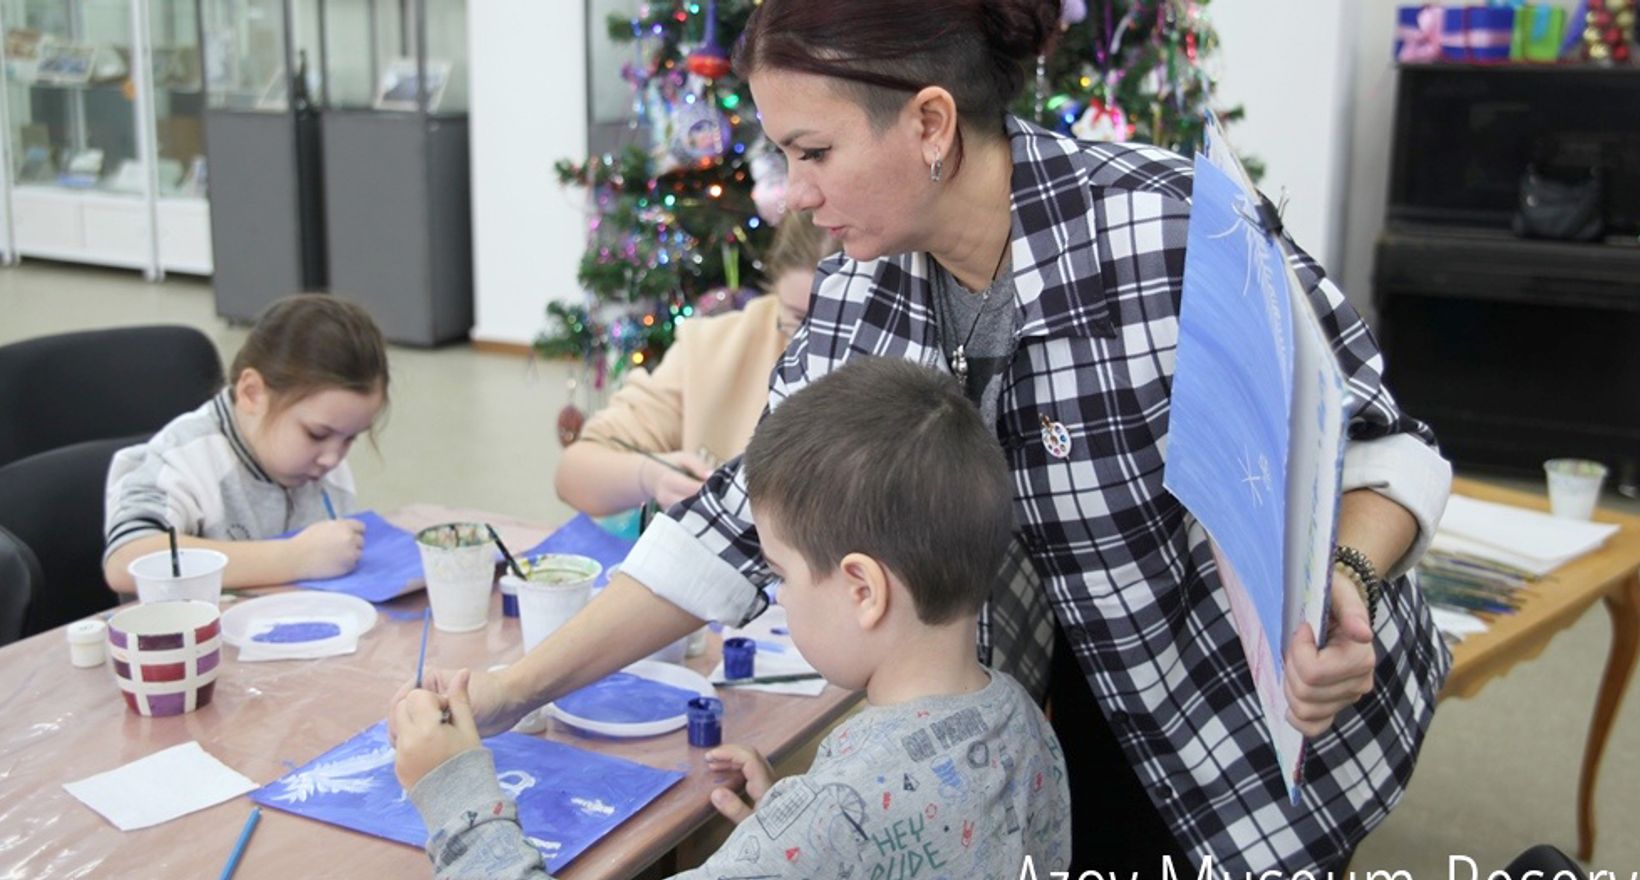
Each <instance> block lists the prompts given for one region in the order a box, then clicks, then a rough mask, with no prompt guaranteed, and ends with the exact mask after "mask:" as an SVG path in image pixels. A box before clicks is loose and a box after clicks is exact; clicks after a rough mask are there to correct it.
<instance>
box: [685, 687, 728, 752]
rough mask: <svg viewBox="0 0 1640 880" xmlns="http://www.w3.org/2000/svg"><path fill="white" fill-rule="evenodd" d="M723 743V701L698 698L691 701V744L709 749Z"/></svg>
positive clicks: (711, 698) (715, 698)
mask: <svg viewBox="0 0 1640 880" xmlns="http://www.w3.org/2000/svg"><path fill="white" fill-rule="evenodd" d="M722 743H723V701H722V700H720V699H718V698H717V697H696V698H694V699H692V700H690V701H689V744H690V745H691V746H694V747H695V748H697V749H709V748H712V747H713V746H717V745H721V744H722Z"/></svg>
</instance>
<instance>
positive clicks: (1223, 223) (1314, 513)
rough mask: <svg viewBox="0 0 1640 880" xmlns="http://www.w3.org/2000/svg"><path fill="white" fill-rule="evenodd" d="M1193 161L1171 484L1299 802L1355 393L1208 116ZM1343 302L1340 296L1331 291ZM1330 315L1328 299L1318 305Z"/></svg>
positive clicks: (1319, 296) (1279, 240) (1280, 243)
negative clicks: (1306, 688)
mask: <svg viewBox="0 0 1640 880" xmlns="http://www.w3.org/2000/svg"><path fill="white" fill-rule="evenodd" d="M1203 149H1204V150H1205V151H1206V153H1205V155H1198V156H1197V157H1196V162H1195V183H1194V189H1193V193H1192V197H1191V207H1190V232H1189V240H1188V246H1187V247H1188V249H1187V251H1186V255H1185V274H1184V291H1183V299H1182V302H1181V305H1180V311H1179V343H1178V353H1177V360H1176V362H1175V366H1174V376H1173V396H1172V402H1171V410H1170V413H1169V419H1170V421H1169V427H1168V447H1167V469H1166V472H1165V475H1164V477H1163V484H1164V485H1165V486H1166V487H1167V489H1168V491H1170V492H1172V493H1173V494H1174V495H1175V496H1176V497H1178V499H1179V500H1180V501H1181V502H1183V503H1184V505H1185V507H1187V508H1188V509H1189V510H1190V512H1191V514H1192V515H1193V516H1195V518H1196V520H1197V521H1198V522H1199V523H1200V524H1201V526H1202V528H1203V529H1205V530H1206V532H1207V534H1208V537H1209V538H1210V541H1209V544H1210V548H1211V550H1212V553H1213V558H1214V560H1215V562H1216V564H1217V566H1218V572H1219V576H1220V581H1221V582H1222V583H1223V586H1224V589H1225V598H1226V602H1227V604H1228V605H1229V608H1230V616H1231V619H1232V621H1233V622H1234V624H1235V627H1236V633H1237V635H1238V636H1239V637H1240V641H1241V646H1242V649H1243V652H1244V653H1245V655H1246V659H1247V665H1248V669H1249V672H1250V673H1251V676H1252V679H1253V687H1254V690H1255V692H1256V693H1257V695H1258V699H1259V704H1260V707H1261V708H1262V709H1263V710H1264V719H1265V722H1266V724H1267V725H1268V727H1269V730H1270V737H1271V745H1272V746H1273V748H1274V751H1275V753H1276V757H1277V760H1278V762H1279V764H1280V768H1281V773H1282V776H1283V778H1285V779H1287V780H1288V782H1289V786H1290V789H1289V792H1290V795H1291V797H1292V799H1293V802H1294V803H1297V802H1298V801H1299V799H1300V798H1301V796H1302V791H1301V788H1300V785H1299V783H1300V782H1301V779H1300V776H1299V768H1300V767H1301V766H1302V757H1303V735H1302V734H1301V733H1300V732H1299V731H1298V730H1297V728H1295V727H1293V726H1292V725H1291V724H1290V723H1289V722H1288V721H1287V720H1286V718H1287V714H1288V713H1287V708H1288V707H1287V698H1286V691H1285V688H1284V682H1283V680H1284V678H1285V666H1284V664H1283V658H1284V657H1285V656H1286V653H1287V647H1288V644H1289V642H1290V641H1291V640H1292V637H1293V635H1294V634H1295V633H1297V632H1298V630H1299V628H1300V626H1301V625H1303V624H1305V623H1308V624H1309V625H1310V627H1311V628H1312V630H1313V631H1314V632H1315V633H1316V634H1317V639H1318V641H1322V640H1324V639H1325V634H1326V627H1325V620H1326V615H1327V599H1328V581H1329V578H1330V570H1331V554H1332V547H1333V540H1334V535H1335V532H1336V528H1337V520H1338V493H1339V485H1340V475H1341V469H1342V464H1343V454H1344V442H1345V441H1344V425H1345V413H1344V407H1345V400H1346V391H1345V384H1344V377H1343V373H1342V371H1341V370H1340V369H1339V366H1338V360H1337V357H1336V356H1335V355H1334V354H1333V351H1332V342H1331V340H1330V339H1329V337H1328V336H1327V333H1326V331H1325V329H1324V328H1323V327H1322V324H1321V320H1320V318H1319V317H1318V316H1317V314H1316V308H1317V305H1316V302H1315V300H1325V299H1326V298H1327V296H1328V293H1327V290H1326V289H1325V288H1321V289H1318V290H1317V292H1316V293H1315V294H1314V300H1312V295H1311V294H1310V292H1309V291H1307V290H1306V289H1305V287H1304V284H1303V282H1302V281H1301V280H1300V279H1299V277H1298V275H1297V274H1296V273H1295V272H1294V270H1293V268H1292V265H1291V263H1290V262H1289V253H1288V249H1287V244H1286V241H1285V239H1284V238H1283V237H1282V236H1281V235H1279V234H1272V233H1270V232H1269V231H1267V229H1266V225H1265V223H1266V220H1265V218H1264V217H1263V215H1262V214H1261V211H1260V210H1259V209H1260V196H1259V195H1258V192H1257V190H1255V189H1254V188H1253V184H1252V181H1251V180H1250V179H1249V178H1248V177H1247V174H1246V170H1245V169H1243V168H1242V167H1241V164H1240V162H1239V160H1237V159H1236V157H1235V153H1234V152H1233V151H1232V150H1230V149H1229V147H1228V144H1227V142H1226V141H1225V139H1224V133H1223V131H1222V129H1220V127H1219V125H1218V121H1217V119H1216V118H1215V117H1214V116H1213V115H1212V114H1211V113H1209V114H1207V125H1206V130H1205V136H1204V146H1203ZM1332 293H1333V294H1337V291H1336V290H1333V291H1332ZM1322 307H1323V308H1325V307H1326V304H1325V303H1323V304H1322Z"/></svg>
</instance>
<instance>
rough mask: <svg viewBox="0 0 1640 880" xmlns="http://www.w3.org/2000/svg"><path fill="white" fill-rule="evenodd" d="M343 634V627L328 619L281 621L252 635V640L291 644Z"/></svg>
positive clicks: (321, 639) (316, 640) (315, 640)
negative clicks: (264, 630)
mask: <svg viewBox="0 0 1640 880" xmlns="http://www.w3.org/2000/svg"><path fill="white" fill-rule="evenodd" d="M341 634H342V628H341V627H340V626H338V625H336V624H334V623H331V622H330V621H327V620H308V621H295V622H280V623H275V624H274V625H273V626H271V627H268V629H267V631H266V632H259V633H257V634H256V635H254V636H251V641H253V642H268V643H271V644H276V645H290V644H298V643H301V642H318V641H323V640H324V639H333V638H335V637H337V636H339V635H341Z"/></svg>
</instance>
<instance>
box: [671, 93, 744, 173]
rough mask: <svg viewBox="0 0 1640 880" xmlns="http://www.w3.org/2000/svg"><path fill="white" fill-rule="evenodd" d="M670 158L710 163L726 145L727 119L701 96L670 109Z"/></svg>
mask: <svg viewBox="0 0 1640 880" xmlns="http://www.w3.org/2000/svg"><path fill="white" fill-rule="evenodd" d="M668 146H669V149H670V152H671V154H672V157H673V158H674V159H677V160H678V161H679V162H682V163H684V164H685V165H702V164H704V165H711V164H713V163H715V162H717V161H718V160H719V159H722V158H723V154H724V152H725V151H726V150H728V148H729V120H728V119H727V118H725V117H724V115H723V113H722V112H720V111H719V110H718V109H717V108H716V107H714V106H712V102H711V101H708V100H705V99H704V98H702V97H696V98H695V99H694V100H692V101H690V100H686V101H684V102H682V103H680V104H678V105H677V106H676V107H675V108H674V109H673V111H672V138H671V141H670V142H669V144H668Z"/></svg>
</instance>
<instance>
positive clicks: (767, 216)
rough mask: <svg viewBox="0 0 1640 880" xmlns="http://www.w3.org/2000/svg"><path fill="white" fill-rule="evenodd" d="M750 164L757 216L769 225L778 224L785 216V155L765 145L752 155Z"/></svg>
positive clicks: (753, 199) (753, 198)
mask: <svg viewBox="0 0 1640 880" xmlns="http://www.w3.org/2000/svg"><path fill="white" fill-rule="evenodd" d="M751 166H752V181H753V183H752V204H753V205H755V206H757V216H759V217H761V218H763V221H764V222H765V223H768V224H769V225H770V226H779V225H780V221H781V220H782V219H784V218H785V216H786V157H785V156H782V155H780V154H779V153H777V152H775V151H774V150H770V149H767V148H766V147H765V148H764V149H761V150H758V151H757V154H756V155H754V156H753V157H752V161H751Z"/></svg>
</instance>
